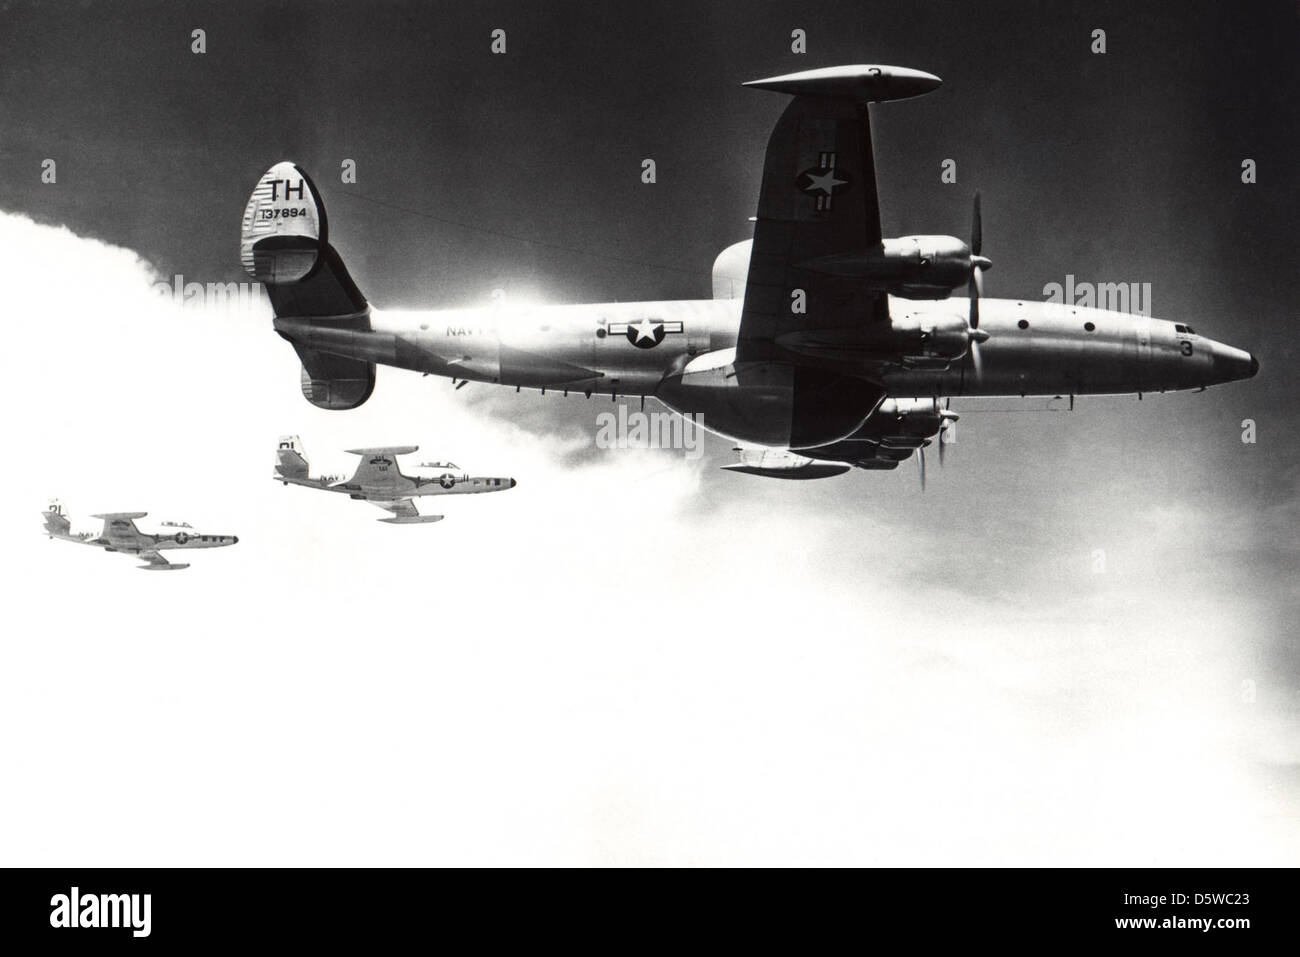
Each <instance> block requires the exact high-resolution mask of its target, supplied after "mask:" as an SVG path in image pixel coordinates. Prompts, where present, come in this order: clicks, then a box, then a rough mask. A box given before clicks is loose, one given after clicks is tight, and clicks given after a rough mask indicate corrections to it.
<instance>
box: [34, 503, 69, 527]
mask: <svg viewBox="0 0 1300 957" xmlns="http://www.w3.org/2000/svg"><path fill="white" fill-rule="evenodd" d="M41 516H42V517H43V518H44V519H45V531H46V534H48V535H69V534H71V532H72V522H70V521H68V514H67V512H66V510H65V509H64V507H63V503H62V502H60V501H59V500H58V499H57V498H52V499H50V504H49V505H48V506H47V507H46V509H45V511H44V512H42V513H41Z"/></svg>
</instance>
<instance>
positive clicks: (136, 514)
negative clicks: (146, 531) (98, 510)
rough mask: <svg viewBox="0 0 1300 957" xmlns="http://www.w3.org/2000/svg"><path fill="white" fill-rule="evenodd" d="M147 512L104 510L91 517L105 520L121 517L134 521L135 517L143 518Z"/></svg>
mask: <svg viewBox="0 0 1300 957" xmlns="http://www.w3.org/2000/svg"><path fill="white" fill-rule="evenodd" d="M148 514H149V513H148V512H105V513H104V514H102V515H92V516H90V517H91V518H102V519H103V520H104V521H106V522H111V521H115V520H117V519H122V520H124V521H132V522H133V521H135V520H136V519H137V518H144V517H145V516H146V515H148Z"/></svg>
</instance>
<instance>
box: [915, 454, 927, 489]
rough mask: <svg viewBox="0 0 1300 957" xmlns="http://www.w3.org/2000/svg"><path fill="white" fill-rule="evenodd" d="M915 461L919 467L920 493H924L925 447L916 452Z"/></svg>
mask: <svg viewBox="0 0 1300 957" xmlns="http://www.w3.org/2000/svg"><path fill="white" fill-rule="evenodd" d="M916 455H917V459H916V461H917V462H919V463H920V466H921V491H922V492H924V491H925V446H921V447H920V448H919V449H917V450H916Z"/></svg>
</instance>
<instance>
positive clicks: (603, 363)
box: [241, 66, 1259, 478]
mask: <svg viewBox="0 0 1300 957" xmlns="http://www.w3.org/2000/svg"><path fill="white" fill-rule="evenodd" d="M747 85H748V86H751V87H754V88H756V89H759V90H769V91H775V92H778V93H783V94H788V95H790V96H792V97H793V99H792V101H791V102H790V103H789V105H788V106H787V107H786V109H785V112H784V113H783V114H782V116H781V118H780V120H779V121H778V122H777V124H776V128H775V130H774V131H773V133H772V135H771V138H770V140H769V141H768V145H767V155H766V159H765V161H764V166H763V177H762V186H761V190H760V193H759V197H758V215H757V217H756V218H755V227H754V236H753V239H751V240H746V241H744V242H741V243H737V244H735V245H733V246H731V247H729V248H727V249H725V250H724V251H723V252H722V253H721V254H720V255H719V256H718V258H717V259H716V261H715V262H714V266H713V298H712V299H704V300H692V301H679V302H620V303H600V304H593V305H548V306H524V305H511V304H510V303H509V302H506V303H502V304H498V305H496V306H493V307H490V308H484V309H444V310H438V311H432V312H396V311H394V312H389V311H380V310H378V309H372V308H371V306H370V305H369V304H368V303H367V302H366V299H365V297H364V296H362V294H361V292H360V291H359V290H358V289H357V286H356V284H355V283H354V282H353V281H352V278H351V277H350V276H349V275H348V271H347V269H346V268H345V267H344V265H343V262H342V260H341V259H340V257H339V254H338V253H337V251H336V250H335V249H334V247H333V246H332V245H330V242H329V232H328V225H327V220H326V217H325V210H324V205H323V202H322V200H321V195H320V192H319V190H318V189H317V188H316V186H315V185H314V184H313V183H312V181H311V180H310V179H309V178H308V176H307V175H306V173H304V172H303V171H302V170H301V169H300V168H299V167H297V166H295V165H294V164H292V163H289V162H282V163H278V164H277V165H275V166H273V167H272V168H271V169H270V170H269V171H267V173H266V174H265V175H264V176H263V177H262V179H261V180H260V181H259V183H258V184H257V188H256V189H255V190H254V192H253V195H252V198H251V199H250V200H249V203H248V206H247V208H246V210H245V213H244V221H243V231H242V237H241V238H242V242H241V257H242V261H243V265H244V267H245V269H247V271H248V272H249V273H250V274H251V275H252V276H254V277H255V278H257V279H259V280H261V281H262V282H264V283H265V284H266V286H267V290H268V293H269V295H270V299H271V303H272V305H273V307H274V309H275V330H276V332H278V333H279V334H280V335H281V336H282V337H283V338H284V339H286V340H288V341H289V342H290V343H291V344H292V345H293V347H294V349H295V350H296V351H297V353H298V356H299V358H300V359H301V360H302V390H303V394H304V395H305V396H306V398H307V400H308V401H309V402H311V403H312V404H314V405H316V406H319V407H321V408H324V409H352V408H356V407H357V406H359V405H361V404H362V403H363V402H365V401H366V399H367V398H369V396H370V393H371V391H372V390H373V388H374V385H375V367H376V365H377V364H382V365H390V366H397V367H399V368H403V369H411V370H415V371H418V372H422V373H426V374H435V375H441V376H447V377H449V378H452V379H454V380H460V381H461V382H462V383H463V382H465V381H475V382H488V383H497V384H500V385H506V386H515V387H516V388H521V387H522V388H530V389H541V390H543V391H545V390H547V389H551V390H555V391H564V392H566V393H567V392H569V391H574V392H583V393H586V394H587V395H590V394H592V393H600V394H602V395H611V396H618V395H627V396H636V395H640V396H647V395H648V396H654V397H655V398H657V399H659V400H660V401H661V402H663V403H664V404H665V405H667V406H668V407H669V408H671V409H673V410H675V411H677V412H679V413H682V414H689V415H698V416H699V419H700V424H702V425H703V426H704V427H705V428H707V429H709V430H710V431H713V432H715V433H717V434H719V435H722V436H725V437H728V438H731V439H734V440H736V441H737V443H738V444H739V446H740V451H741V461H740V462H739V463H738V465H736V466H733V467H734V468H737V469H739V470H741V471H745V472H750V473H754V474H758V475H768V476H775V477H781V478H813V477H820V476H823V475H833V474H838V473H839V472H842V471H846V470H847V468H848V467H858V468H864V469H891V468H895V467H896V466H897V465H898V463H899V462H900V461H903V460H904V459H907V458H909V457H910V456H912V454H913V453H914V452H915V451H916V450H918V449H924V448H925V447H926V446H927V445H929V444H930V442H931V440H932V438H933V437H934V436H936V435H939V434H940V433H941V432H942V431H943V430H944V429H945V428H946V427H947V425H948V423H949V422H951V421H952V419H954V418H955V415H954V414H953V413H951V412H949V411H948V409H947V404H946V403H945V402H943V401H942V400H943V398H944V397H949V398H951V397H954V396H1021V397H1023V396H1030V395H1033V396H1067V395H1068V396H1071V397H1073V396H1075V395H1101V394H1128V393H1137V394H1138V395H1139V396H1140V395H1141V394H1142V393H1143V392H1164V391H1172V390H1180V389H1203V388H1205V387H1206V386H1211V385H1218V384H1221V383H1226V382H1232V381H1234V380H1237V379H1245V378H1249V377H1250V376H1253V375H1255V373H1256V372H1257V371H1258V369H1259V363H1258V362H1257V361H1256V359H1255V358H1254V357H1253V356H1251V355H1250V353H1248V352H1245V351H1243V350H1241V349H1236V348H1233V347H1232V346H1228V345H1224V344H1223V343H1220V342H1216V341H1214V340H1212V339H1208V338H1205V337H1204V336H1200V335H1198V334H1197V333H1196V332H1195V331H1193V330H1192V328H1191V327H1190V326H1188V325H1186V324H1185V323H1182V322H1168V321H1163V320H1158V319H1152V318H1149V317H1147V316H1143V315H1135V314H1132V313H1128V312H1122V311H1111V310H1105V309H1093V308H1085V307H1083V306H1076V305H1074V304H1071V303H1045V302H1036V301H1030V300H1017V299H982V298H981V295H982V286H983V276H984V273H985V272H986V271H987V270H988V269H989V268H990V267H991V266H992V262H991V261H990V260H989V259H988V258H986V257H985V256H984V255H983V250H982V244H983V238H982V232H983V230H982V226H981V216H980V206H979V197H978V195H977V196H976V198H975V208H974V214H973V217H972V218H973V223H972V229H971V240H970V242H969V244H968V243H966V242H964V241H962V240H960V239H958V238H956V237H953V236H932V235H918V236H903V237H898V238H887V237H884V236H882V234H881V222H880V207H879V202H878V196H877V190H876V173H875V161H874V156H873V147H872V140H871V122H870V117H869V105H870V104H872V103H878V102H882V101H888V100H900V99H905V98H907V97H912V96H918V95H921V94H924V93H929V92H931V91H933V90H935V89H937V88H938V87H939V85H940V80H939V78H938V77H936V76H932V75H930V74H928V73H922V72H920V71H918V70H911V69H906V68H902V67H892V66H842V67H831V68H828V69H819V70H809V71H806V72H802V73H794V74H790V75H787V76H778V77H772V78H769V79H764V80H756V81H754V82H752V83H749V84H747ZM962 286H966V287H967V289H968V297H967V298H965V299H960V298H958V299H954V298H949V297H950V294H951V293H952V292H954V291H956V290H958V289H959V288H960V287H962ZM941 438H942V436H941Z"/></svg>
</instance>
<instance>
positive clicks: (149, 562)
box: [43, 501, 239, 572]
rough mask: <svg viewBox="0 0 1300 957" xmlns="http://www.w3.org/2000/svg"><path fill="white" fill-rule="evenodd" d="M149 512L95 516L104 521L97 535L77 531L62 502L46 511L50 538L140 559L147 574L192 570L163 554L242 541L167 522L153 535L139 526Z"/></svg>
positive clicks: (180, 523)
mask: <svg viewBox="0 0 1300 957" xmlns="http://www.w3.org/2000/svg"><path fill="white" fill-rule="evenodd" d="M147 514H148V513H147V512H105V513H104V514H102V515H92V516H91V518H99V519H103V521H104V529H103V531H102V532H100V533H99V534H98V535H96V534H95V533H94V532H74V531H73V530H72V522H71V521H70V520H69V519H68V516H67V512H66V511H65V509H64V507H63V503H62V502H58V501H54V502H51V503H50V507H49V508H47V509H46V510H45V512H44V513H43V517H44V519H45V533H46V534H47V535H49V536H50V538H57V539H61V540H62V541H65V542H76V543H77V544H79V545H95V546H97V547H99V548H102V549H103V550H104V551H106V552H122V553H123V554H125V555H132V556H134V557H136V558H140V559H142V560H143V561H145V562H146V564H144V565H141V566H139V567H140V568H142V569H144V570H145V571H154V572H175V571H180V570H181V569H182V568H189V567H190V566H189V565H188V564H172V563H171V562H169V561H167V559H165V558H163V556H162V552H163V551H164V550H166V549H171V548H186V549H191V548H222V547H223V546H226V545H235V544H237V543H238V542H239V536H238V535H203V534H200V533H199V532H196V531H194V529H192V528H191V527H190V526H189V525H186V524H185V523H183V522H163V523H162V524H163V527H164V528H165V529H167V530H166V531H161V532H156V533H153V534H150V533H149V532H142V531H140V529H139V528H137V527H136V524H135V522H136V519H139V518H144V517H145V516H146V515H147Z"/></svg>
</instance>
